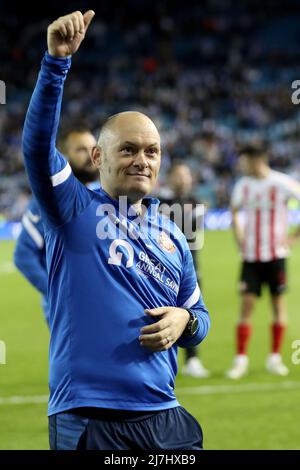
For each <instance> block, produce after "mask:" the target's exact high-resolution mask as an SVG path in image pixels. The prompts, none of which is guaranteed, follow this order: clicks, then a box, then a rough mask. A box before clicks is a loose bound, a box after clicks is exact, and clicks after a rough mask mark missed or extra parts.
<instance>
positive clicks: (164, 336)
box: [139, 328, 173, 346]
mask: <svg viewBox="0 0 300 470" xmlns="http://www.w3.org/2000/svg"><path fill="white" fill-rule="evenodd" d="M139 340H140V343H141V344H142V345H145V346H146V345H148V344H155V343H157V344H159V345H161V346H165V345H166V344H168V343H170V342H172V341H173V338H172V335H171V332H170V330H169V328H167V329H165V330H163V331H160V332H158V333H152V334H147V335H140V336H139Z"/></svg>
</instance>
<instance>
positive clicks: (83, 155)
mask: <svg viewBox="0 0 300 470" xmlns="http://www.w3.org/2000/svg"><path fill="white" fill-rule="evenodd" d="M95 145H96V139H95V137H94V135H93V134H92V133H91V132H90V131H89V130H88V129H86V128H84V127H82V128H81V127H78V128H73V129H69V130H67V131H65V132H64V133H63V134H61V136H60V138H59V148H60V150H61V151H62V153H63V154H64V155H65V156H66V158H67V159H68V161H69V163H70V166H71V168H72V171H73V173H74V175H75V176H76V178H78V179H79V181H81V183H83V184H88V183H91V182H93V181H95V180H97V178H98V177H99V175H98V171H97V169H96V168H95V167H94V165H93V163H92V160H91V153H92V149H93V147H94V146H95Z"/></svg>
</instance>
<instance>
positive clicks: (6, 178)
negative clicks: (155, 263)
mask: <svg viewBox="0 0 300 470" xmlns="http://www.w3.org/2000/svg"><path fill="white" fill-rule="evenodd" d="M104 3H105V4H104ZM48 7H49V8H48ZM74 8H75V9H82V10H85V9H87V8H93V9H94V10H95V11H96V17H95V19H94V21H93V24H92V26H91V28H90V30H89V33H88V36H87V37H86V39H85V41H84V44H83V45H82V48H81V49H80V51H79V52H78V54H77V55H76V56H74V58H73V65H72V69H71V71H70V75H69V78H68V80H67V82H66V86H65V93H64V100H63V110H62V121H61V128H62V129H63V130H64V129H65V128H71V127H72V126H87V127H88V128H90V129H91V130H92V131H93V132H94V133H95V135H96V137H97V136H98V132H99V128H100V126H101V124H102V122H103V121H104V119H105V118H106V117H107V116H109V115H111V114H114V113H116V112H119V111H124V110H128V109H136V110H140V111H142V112H145V113H146V114H148V115H149V116H150V117H152V118H153V120H154V121H155V122H156V123H157V125H158V127H159V129H160V132H161V135H162V146H163V147H162V149H163V159H162V172H161V177H160V181H159V188H158V192H160V191H161V192H163V191H164V187H165V184H166V173H167V171H168V169H169V167H170V166H171V165H172V161H174V160H177V159H184V160H186V161H187V162H188V163H189V165H190V166H191V168H192V170H193V175H194V180H195V181H194V182H195V195H196V196H197V197H198V198H199V199H201V200H202V201H203V202H205V203H206V204H207V205H208V206H209V207H218V208H220V207H227V206H228V203H229V197H230V192H231V189H232V185H233V183H234V181H235V179H236V178H237V176H238V171H239V170H238V165H237V152H238V149H239V147H240V146H241V145H243V144H244V143H246V142H247V143H248V142H249V141H250V140H251V142H253V141H263V142H265V143H267V144H268V148H269V152H270V158H271V164H272V166H273V167H274V168H275V169H279V170H282V171H286V172H288V173H290V174H293V176H294V177H296V178H298V179H300V132H299V125H298V124H299V122H300V105H299V106H297V105H294V104H293V103H292V101H291V95H292V92H293V90H292V88H291V84H292V82H293V81H294V80H297V79H300V34H299V24H300V4H299V2H298V1H297V0H293V1H292V0H286V1H285V2H280V1H275V0H273V1H267V0H266V1H264V2H261V1H256V0H245V1H243V2H236V1H233V0H218V1H217V0H206V1H202V2H193V1H191V2H182V1H180V2H179V1H177V0H172V1H157V2H155V1H149V0H128V1H126V2H124V1H112V2H101V3H100V2H97V1H89V2H88V3H87V2H85V1H78V2H74V1H72V2H71V1H69V0H67V1H65V2H64V3H63V6H60V7H59V6H58V5H57V3H56V2H52V3H51V5H50V4H49V5H47V9H44V11H43V12H41V10H38V9H35V10H34V12H33V11H32V10H31V12H30V14H29V10H27V9H26V8H25V5H24V9H22V6H20V9H19V10H18V11H17V12H16V11H12V10H11V9H10V7H9V6H6V7H4V10H3V9H2V12H1V13H2V14H1V18H0V64H1V69H0V80H4V81H5V83H6V91H7V96H6V101H7V103H6V104H5V105H0V214H2V215H4V216H5V217H8V218H10V219H14V220H17V219H18V218H19V217H20V216H21V214H22V212H23V210H24V206H25V205H26V203H27V200H28V197H29V195H30V191H29V188H28V183H27V179H26V176H25V172H24V167H23V160H22V151H21V134H22V125H23V121H24V116H25V112H26V108H27V106H28V102H29V99H30V96H31V93H32V91H33V88H34V84H35V81H36V78H37V73H38V69H39V64H40V61H41V58H42V55H43V53H44V51H45V50H46V29H47V25H48V24H49V23H50V22H51V21H53V20H54V19H56V17H57V16H61V15H63V14H66V13H69V12H70V11H73V10H74Z"/></svg>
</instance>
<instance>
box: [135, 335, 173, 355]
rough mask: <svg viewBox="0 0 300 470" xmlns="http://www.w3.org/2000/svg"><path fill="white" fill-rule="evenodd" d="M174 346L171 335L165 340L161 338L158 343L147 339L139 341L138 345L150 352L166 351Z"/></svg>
mask: <svg viewBox="0 0 300 470" xmlns="http://www.w3.org/2000/svg"><path fill="white" fill-rule="evenodd" d="M173 344H174V339H173V338H172V336H171V335H168V336H167V337H166V338H163V339H162V340H159V341H149V340H147V339H145V340H143V341H140V345H141V346H142V347H144V348H147V349H149V350H150V351H152V352H161V351H167V350H168V349H170V348H171V347H172V346H173Z"/></svg>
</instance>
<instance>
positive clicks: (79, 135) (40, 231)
mask: <svg viewBox="0 0 300 470" xmlns="http://www.w3.org/2000/svg"><path fill="white" fill-rule="evenodd" d="M95 144H96V139H95V137H94V136H93V134H92V133H91V132H90V131H89V130H88V129H85V128H81V127H79V128H74V129H71V130H68V131H65V132H64V134H63V135H62V136H61V138H60V147H61V149H62V151H63V152H64V154H65V155H66V156H67V159H68V161H69V163H70V166H71V168H72V170H73V173H74V175H75V176H76V177H77V178H78V179H79V181H81V182H82V183H83V184H87V185H88V187H89V188H92V187H93V185H92V183H93V182H95V180H96V179H97V176H98V172H97V170H96V171H95V168H94V167H93V166H92V164H91V158H90V155H91V151H92V148H93V147H94V146H95ZM94 186H95V183H94ZM97 187H99V182H97ZM14 263H15V266H16V267H17V268H18V270H19V271H20V272H21V273H22V274H23V276H24V277H25V278H26V279H27V280H28V281H29V282H30V284H31V285H32V286H33V287H35V289H37V290H38V292H40V294H41V295H42V307H43V312H44V317H45V320H46V322H47V324H48V325H49V311H48V302H47V283H48V274H47V266H46V249H45V240H44V227H43V222H42V217H41V214H40V209H39V206H38V203H37V200H36V199H35V197H32V199H31V200H30V202H29V204H28V207H27V209H26V212H25V213H24V215H23V217H22V228H21V232H20V235H19V237H18V239H17V242H16V247H15V251H14Z"/></svg>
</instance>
